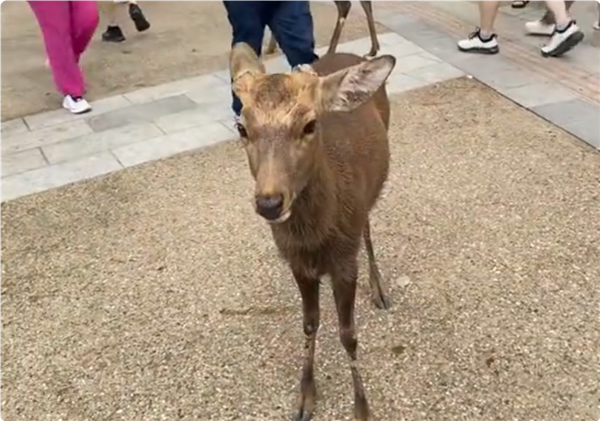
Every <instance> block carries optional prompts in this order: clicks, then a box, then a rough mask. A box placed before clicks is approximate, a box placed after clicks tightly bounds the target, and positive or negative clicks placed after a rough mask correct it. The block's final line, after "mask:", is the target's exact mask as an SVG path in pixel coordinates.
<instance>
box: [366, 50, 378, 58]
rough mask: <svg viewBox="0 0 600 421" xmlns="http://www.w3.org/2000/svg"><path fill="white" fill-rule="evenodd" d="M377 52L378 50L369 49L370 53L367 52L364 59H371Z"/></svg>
mask: <svg viewBox="0 0 600 421" xmlns="http://www.w3.org/2000/svg"><path fill="white" fill-rule="evenodd" d="M378 52H379V49H378V48H371V51H369V52H368V53H367V54H365V58H373V57H375V56H376V55H377V53H378Z"/></svg>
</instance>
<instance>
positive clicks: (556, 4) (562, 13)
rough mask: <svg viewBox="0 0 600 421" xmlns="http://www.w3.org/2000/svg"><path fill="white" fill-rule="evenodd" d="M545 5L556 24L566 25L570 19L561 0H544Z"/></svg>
mask: <svg viewBox="0 0 600 421" xmlns="http://www.w3.org/2000/svg"><path fill="white" fill-rule="evenodd" d="M546 6H547V7H548V9H549V10H550V11H551V12H552V14H553V15H554V20H555V21H556V25H557V26H566V25H568V24H569V22H570V21H571V17H570V16H569V13H568V12H567V8H566V6H565V2H564V1H563V0H546Z"/></svg>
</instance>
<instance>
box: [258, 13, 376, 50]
mask: <svg viewBox="0 0 600 421" xmlns="http://www.w3.org/2000/svg"><path fill="white" fill-rule="evenodd" d="M334 3H335V6H336V7H337V11H338V18H337V22H336V24H335V29H334V30H333V34H332V35H331V41H329V50H327V52H328V53H335V50H336V49H337V46H338V43H339V41H340V36H341V34H342V29H343V28H344V24H345V23H346V18H347V17H348V14H349V13H350V9H351V8H352V2H349V1H334ZM360 5H361V6H362V8H363V10H364V11H365V15H366V16H367V25H368V26H369V36H370V37H371V50H370V51H369V52H368V53H367V57H375V56H376V55H377V52H378V51H379V48H380V47H379V39H378V38H377V28H375V18H374V17H373V6H372V5H371V2H370V1H361V2H360ZM276 49H277V41H276V40H275V37H274V36H273V34H271V37H270V38H269V44H268V46H267V49H266V51H265V53H266V54H271V53H274V52H275V50H276Z"/></svg>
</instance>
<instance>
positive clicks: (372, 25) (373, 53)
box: [360, 1, 380, 57]
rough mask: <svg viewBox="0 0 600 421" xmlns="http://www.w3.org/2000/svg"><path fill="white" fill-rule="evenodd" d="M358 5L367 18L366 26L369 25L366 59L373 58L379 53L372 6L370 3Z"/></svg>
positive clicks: (364, 2) (362, 2) (365, 2)
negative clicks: (368, 43)
mask: <svg viewBox="0 0 600 421" xmlns="http://www.w3.org/2000/svg"><path fill="white" fill-rule="evenodd" d="M360 5H361V6H362V8H363V10H364V11H365V15H366V16H367V24H368V25H369V36H370V37H371V51H369V53H368V54H367V57H375V56H376V55H377V52H378V51H379V49H380V47H379V39H378V38H377V28H375V17H374V16H373V6H372V4H371V2H370V1H361V2H360Z"/></svg>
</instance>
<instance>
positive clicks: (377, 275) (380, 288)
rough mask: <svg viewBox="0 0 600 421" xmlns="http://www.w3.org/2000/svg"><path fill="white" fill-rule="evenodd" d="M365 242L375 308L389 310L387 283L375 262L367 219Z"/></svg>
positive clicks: (369, 225) (364, 233) (364, 234)
mask: <svg viewBox="0 0 600 421" xmlns="http://www.w3.org/2000/svg"><path fill="white" fill-rule="evenodd" d="M363 240H364V242H365V248H366V250H367V256H368V258H369V285H370V286H371V299H372V300H373V304H375V307H377V308H379V309H382V310H387V309H389V308H390V307H391V304H392V303H391V301H390V298H389V296H388V294H387V292H386V288H385V283H384V282H383V280H382V277H381V272H379V267H378V266H377V261H376V260H375V252H374V251H373V242H372V241H371V223H370V222H369V220H368V219H367V224H366V225H365V229H364V231H363Z"/></svg>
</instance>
